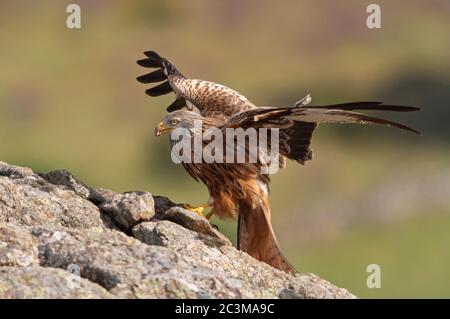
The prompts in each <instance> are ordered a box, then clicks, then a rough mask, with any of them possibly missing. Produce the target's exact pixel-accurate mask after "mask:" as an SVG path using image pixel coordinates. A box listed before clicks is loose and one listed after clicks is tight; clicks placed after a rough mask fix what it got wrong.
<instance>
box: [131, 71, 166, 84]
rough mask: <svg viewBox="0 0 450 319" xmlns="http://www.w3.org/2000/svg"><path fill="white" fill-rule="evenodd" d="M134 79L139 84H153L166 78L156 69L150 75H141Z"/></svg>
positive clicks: (162, 72)
mask: <svg viewBox="0 0 450 319" xmlns="http://www.w3.org/2000/svg"><path fill="white" fill-rule="evenodd" d="M136 79H137V80H138V81H139V82H141V83H154V82H161V81H164V80H166V79H167V76H166V74H165V73H164V71H163V70H162V69H158V70H156V71H153V72H151V73H148V74H144V75H141V76H139V77H137V78H136Z"/></svg>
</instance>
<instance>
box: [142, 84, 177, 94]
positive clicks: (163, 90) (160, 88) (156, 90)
mask: <svg viewBox="0 0 450 319" xmlns="http://www.w3.org/2000/svg"><path fill="white" fill-rule="evenodd" d="M170 92H172V87H171V86H170V84H169V82H168V81H166V82H164V83H162V84H160V85H157V86H155V87H152V88H150V89H148V90H146V91H145V93H147V94H148V95H150V96H160V95H164V94H167V93H170Z"/></svg>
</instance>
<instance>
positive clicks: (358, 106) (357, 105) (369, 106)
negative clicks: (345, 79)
mask: <svg viewBox="0 0 450 319" xmlns="http://www.w3.org/2000/svg"><path fill="white" fill-rule="evenodd" d="M308 108H312V109H328V110H329V109H336V110H347V111H353V110H377V111H394V112H412V111H418V110H420V108H419V107H415V106H404V105H389V104H383V102H350V103H341V104H332V105H323V106H321V105H317V106H308Z"/></svg>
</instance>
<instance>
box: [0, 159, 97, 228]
mask: <svg viewBox="0 0 450 319" xmlns="http://www.w3.org/2000/svg"><path fill="white" fill-rule="evenodd" d="M0 222H8V223H13V224H16V225H28V226H35V225H45V224H58V225H61V226H65V227H71V228H91V227H105V225H104V221H103V218H102V213H101V212H100V210H99V209H98V207H97V206H95V205H94V204H93V203H91V202H90V201H87V200H85V199H83V198H82V197H80V196H77V195H76V194H75V193H74V192H73V191H71V190H69V189H68V188H67V187H62V186H56V185H53V184H51V183H49V182H47V181H46V180H45V179H43V178H42V177H40V176H39V175H37V174H34V173H32V171H31V170H30V169H23V168H22V169H21V168H17V167H16V166H11V167H9V166H8V165H7V164H6V163H3V162H0Z"/></svg>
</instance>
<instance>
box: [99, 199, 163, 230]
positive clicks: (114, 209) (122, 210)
mask: <svg viewBox="0 0 450 319" xmlns="http://www.w3.org/2000/svg"><path fill="white" fill-rule="evenodd" d="M99 207H100V209H101V210H102V211H104V212H106V213H108V214H109V215H110V216H111V217H112V218H113V219H114V220H115V221H116V222H117V223H119V224H120V225H121V226H123V227H125V229H130V228H131V227H132V226H133V225H135V224H137V223H139V222H141V221H147V220H150V219H151V218H152V217H153V216H154V215H155V203H154V201H153V197H152V195H151V194H150V193H145V192H127V193H124V194H114V195H112V196H108V197H106V200H105V202H103V203H101V204H100V206H99Z"/></svg>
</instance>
